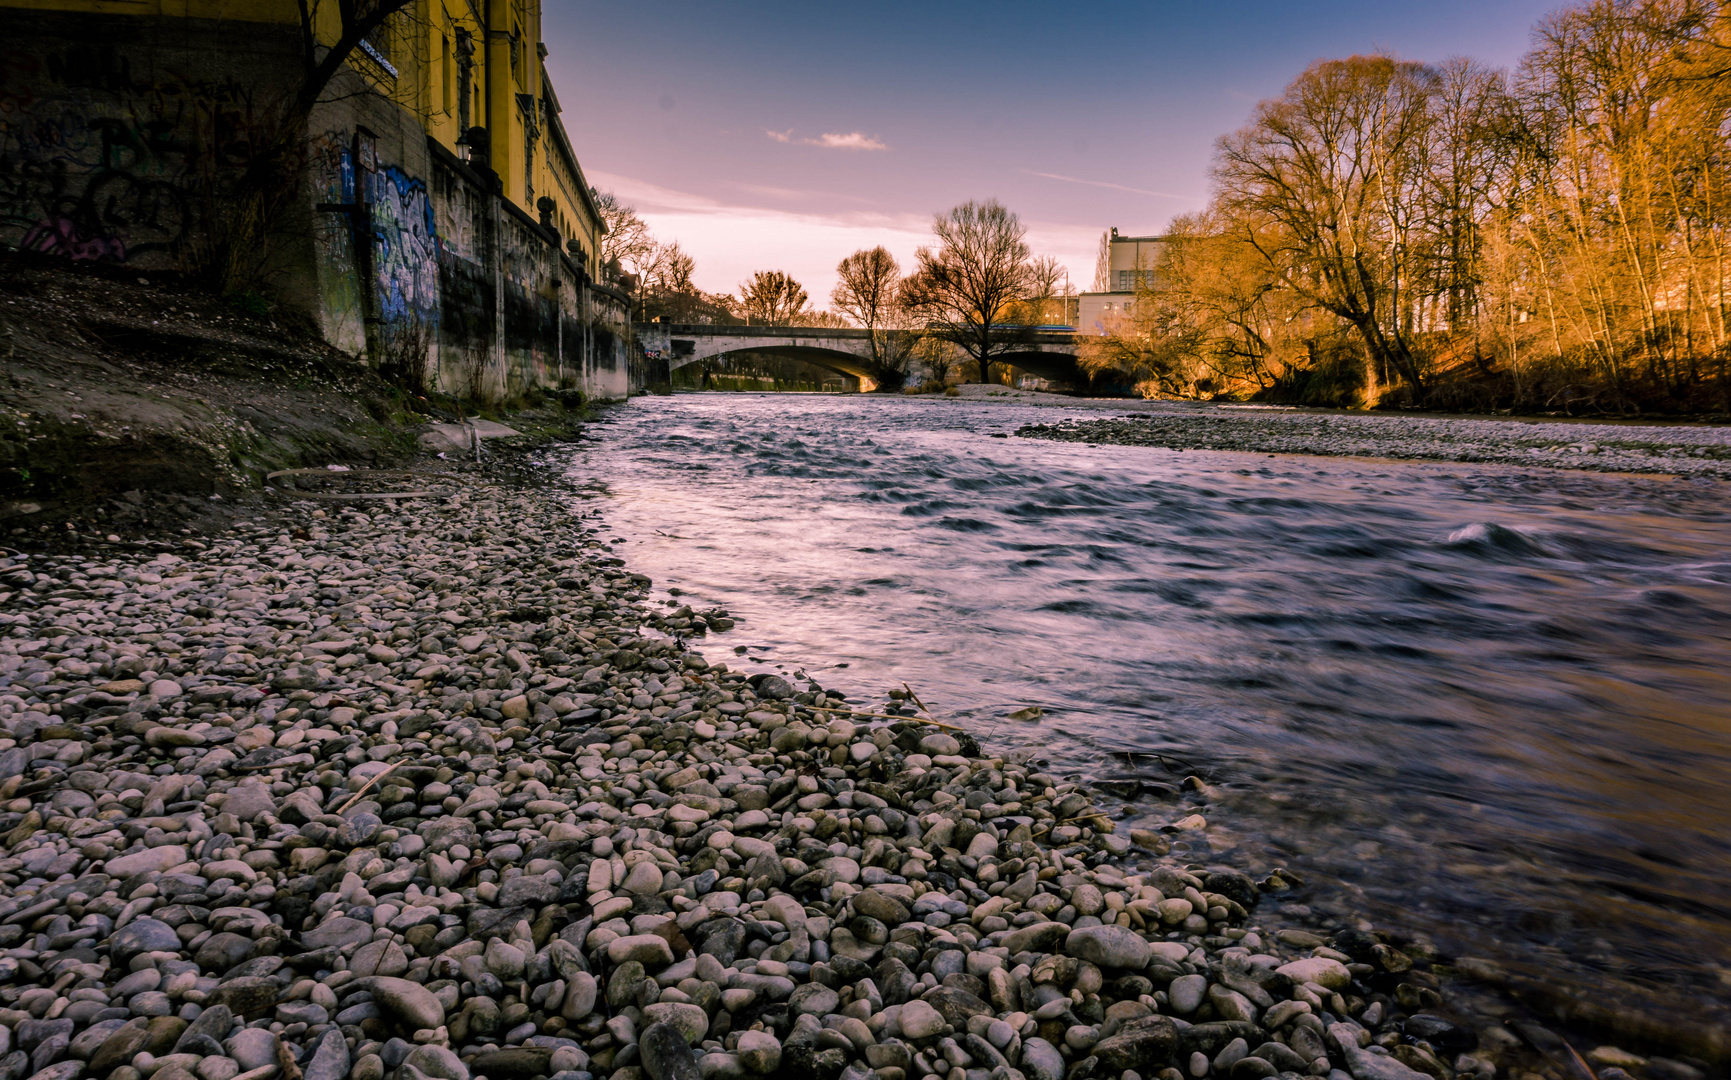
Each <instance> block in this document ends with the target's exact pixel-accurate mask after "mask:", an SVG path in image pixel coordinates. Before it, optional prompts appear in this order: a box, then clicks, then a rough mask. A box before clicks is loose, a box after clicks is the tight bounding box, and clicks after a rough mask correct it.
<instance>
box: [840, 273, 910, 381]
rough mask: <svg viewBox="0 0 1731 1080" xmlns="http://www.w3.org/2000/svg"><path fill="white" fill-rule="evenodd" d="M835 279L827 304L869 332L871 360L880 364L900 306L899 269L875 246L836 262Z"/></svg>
mask: <svg viewBox="0 0 1731 1080" xmlns="http://www.w3.org/2000/svg"><path fill="white" fill-rule="evenodd" d="M835 272H836V274H837V276H838V278H839V280H838V281H837V282H836V286H835V289H834V290H832V291H831V292H830V295H829V299H830V304H831V305H832V306H833V307H834V308H835V310H836V311H837V312H839V313H840V314H842V315H845V316H846V317H848V318H850V319H852V320H853V321H854V322H856V323H858V324H859V325H860V326H861V327H864V328H865V329H866V330H868V331H870V333H871V352H872V363H873V364H874V365H875V366H877V367H880V368H882V367H884V366H885V365H884V346H885V345H886V344H887V340H886V339H887V337H888V336H889V334H891V333H894V332H895V329H896V328H893V327H892V326H891V323H892V321H894V319H895V317H896V315H897V314H898V313H899V312H900V309H901V305H900V302H899V299H898V297H899V294H900V287H901V280H902V268H901V265H900V264H899V263H897V262H896V257H895V256H894V255H891V254H890V253H889V250H888V249H886V248H884V247H882V246H879V247H875V248H872V249H870V250H864V249H862V250H859V251H856V252H854V253H853V254H852V255H849V256H848V257H847V258H845V259H843V260H842V261H841V262H840V263H838V264H837V265H836V268H835Z"/></svg>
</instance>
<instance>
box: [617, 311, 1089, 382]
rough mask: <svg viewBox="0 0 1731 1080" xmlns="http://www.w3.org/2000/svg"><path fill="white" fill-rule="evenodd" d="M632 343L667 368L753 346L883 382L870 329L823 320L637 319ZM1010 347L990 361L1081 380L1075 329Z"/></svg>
mask: <svg viewBox="0 0 1731 1080" xmlns="http://www.w3.org/2000/svg"><path fill="white" fill-rule="evenodd" d="M634 329H635V330H636V333H637V343H638V345H639V346H640V347H641V348H642V349H643V352H644V355H645V356H647V357H648V358H649V359H650V360H651V361H652V362H653V361H661V360H665V361H666V363H667V370H668V372H669V373H670V374H671V373H672V372H674V371H677V370H678V369H679V368H682V367H685V366H686V365H687V364H695V363H697V362H698V361H700V360H714V359H718V358H720V357H724V356H726V355H728V354H729V353H738V352H755V353H769V354H771V355H775V356H785V357H789V358H791V359H794V360H804V361H805V362H806V363H808V364H812V365H814V366H816V367H820V368H824V369H826V370H829V371H835V372H839V373H841V374H843V375H852V376H854V377H856V378H866V379H870V380H872V381H873V382H882V381H884V380H883V377H882V376H883V373H882V372H880V371H879V370H877V368H876V367H875V366H874V365H873V363H872V359H871V355H872V350H871V332H870V331H868V330H855V329H853V328H851V327H850V328H832V327H826V326H719V325H712V324H708V323H637V324H636V326H635V327H634ZM1005 337H1006V340H1007V341H1009V342H1011V343H1012V344H1011V348H1010V351H1008V352H1005V353H1001V354H999V355H997V356H994V357H993V358H992V359H993V362H994V363H1000V362H1001V363H1007V364H1014V365H1015V366H1016V367H1019V368H1021V369H1022V370H1023V371H1026V372H1028V373H1029V374H1032V375H1037V376H1039V377H1040V378H1042V379H1050V380H1052V381H1053V382H1061V383H1072V384H1073V383H1078V382H1083V383H1085V382H1086V381H1087V380H1086V379H1084V378H1082V376H1081V374H1080V373H1079V372H1078V370H1077V368H1076V335H1075V334H1072V333H1066V332H1063V331H1056V330H1036V331H1026V330H1014V331H1006V335H1005Z"/></svg>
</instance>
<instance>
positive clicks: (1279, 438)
mask: <svg viewBox="0 0 1731 1080" xmlns="http://www.w3.org/2000/svg"><path fill="white" fill-rule="evenodd" d="M1015 403H1016V404H1030V402H1028V401H1027V400H1024V399H1016V401H1015ZM1016 434H1017V435H1019V436H1023V437H1025V438H1033V439H1052V440H1054V441H1058V442H1081V443H1097V444H1110V445H1117V446H1157V447H1163V448H1165V449H1169V450H1238V451H1248V452H1252V453H1266V454H1314V455H1320V456H1324V457H1370V458H1404V459H1411V460H1417V461H1460V462H1480V463H1484V462H1491V463H1497V464H1503V465H1525V466H1534V465H1538V466H1543V467H1547V468H1558V469H1590V470H1592V471H1595V472H1615V473H1658V474H1664V475H1670V476H1682V477H1701V478H1704V479H1721V480H1722V479H1726V478H1731V427H1723V426H1721V427H1685V426H1678V425H1656V424H1655V425H1647V424H1610V423H1606V424H1587V423H1542V422H1537V421H1526V420H1476V419H1441V418H1436V417H1425V416H1386V415H1364V416H1354V415H1350V414H1344V413H1317V412H1299V411H1290V412H1289V411H1280V410H1263V409H1245V408H1233V407H1221V406H1200V407H1182V406H1171V405H1164V406H1162V405H1154V406H1152V407H1150V408H1149V409H1148V411H1145V412H1143V411H1139V412H1135V413H1129V414H1125V415H1121V416H1118V417H1113V418H1110V419H1098V420H1095V419H1087V420H1080V419H1066V420H1062V421H1059V422H1057V423H1053V424H1028V425H1025V426H1023V427H1021V428H1019V429H1018V430H1017V431H1016Z"/></svg>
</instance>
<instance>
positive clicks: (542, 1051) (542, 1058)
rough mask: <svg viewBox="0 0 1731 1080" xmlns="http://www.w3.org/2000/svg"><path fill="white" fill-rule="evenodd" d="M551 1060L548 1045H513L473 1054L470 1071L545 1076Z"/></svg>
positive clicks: (551, 1055)
mask: <svg viewBox="0 0 1731 1080" xmlns="http://www.w3.org/2000/svg"><path fill="white" fill-rule="evenodd" d="M552 1061H553V1048H552V1047H550V1046H513V1047H509V1048H508V1049H504V1050H490V1051H488V1052H486V1053H484V1054H477V1055H475V1060H474V1061H472V1062H470V1063H469V1068H470V1071H471V1072H473V1073H478V1074H480V1075H483V1076H488V1077H499V1076H520V1077H530V1076H545V1075H546V1074H547V1070H548V1068H549V1067H550V1066H551V1064H552Z"/></svg>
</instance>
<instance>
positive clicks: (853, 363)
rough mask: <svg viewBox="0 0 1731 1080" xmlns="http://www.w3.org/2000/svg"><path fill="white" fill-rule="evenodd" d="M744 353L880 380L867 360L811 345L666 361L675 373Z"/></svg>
mask: <svg viewBox="0 0 1731 1080" xmlns="http://www.w3.org/2000/svg"><path fill="white" fill-rule="evenodd" d="M746 354H751V355H755V356H779V357H783V358H785V359H788V360H803V361H804V362H805V363H808V364H810V365H811V366H812V367H818V368H822V369H824V370H825V371H832V372H835V373H836V374H837V375H851V376H853V377H854V378H856V379H870V380H872V381H873V382H876V381H878V380H879V379H880V378H881V377H882V373H881V372H879V371H878V370H877V368H876V367H875V366H874V365H873V364H872V362H871V360H870V359H869V358H861V357H858V356H855V355H854V354H853V353H850V352H843V351H842V350H840V349H825V348H821V347H814V346H810V345H748V346H745V347H743V348H731V349H710V350H704V351H698V350H693V351H692V354H691V355H689V356H678V355H675V356H674V357H673V358H671V359H670V360H669V361H668V364H667V370H668V371H669V372H674V371H678V370H679V369H680V368H683V367H689V366H691V365H692V364H697V363H701V362H703V361H705V360H725V359H727V358H728V357H730V356H742V355H746Z"/></svg>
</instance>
